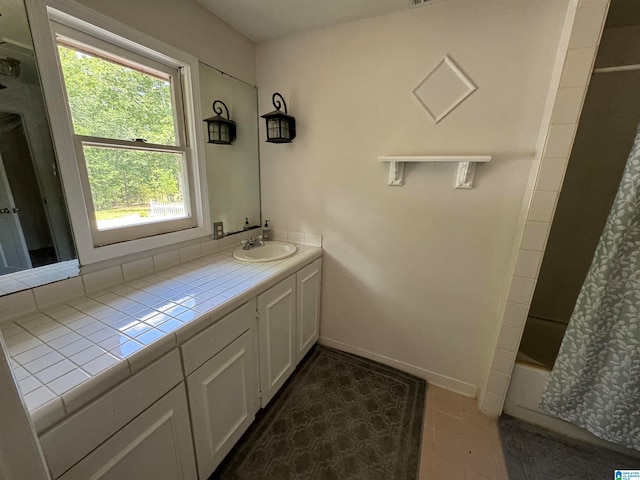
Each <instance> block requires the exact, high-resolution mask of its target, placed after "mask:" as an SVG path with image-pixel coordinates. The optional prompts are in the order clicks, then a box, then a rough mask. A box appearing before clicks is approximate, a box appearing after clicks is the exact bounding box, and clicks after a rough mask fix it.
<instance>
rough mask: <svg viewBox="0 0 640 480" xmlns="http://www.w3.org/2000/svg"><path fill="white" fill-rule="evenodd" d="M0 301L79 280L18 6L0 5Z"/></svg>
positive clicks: (13, 1)
mask: <svg viewBox="0 0 640 480" xmlns="http://www.w3.org/2000/svg"><path fill="white" fill-rule="evenodd" d="M0 14H1V16H0V295H5V294H8V293H13V292H17V291H20V290H24V289H27V288H33V287H35V286H38V285H42V284H45V283H49V282H52V281H56V280H61V279H63V278H68V277H70V276H73V275H77V274H78V273H79V271H78V262H77V261H76V260H75V258H76V253H75V247H74V244H73V238H72V235H71V229H70V224H69V218H68V215H67V208H66V203H65V199H64V195H63V192H62V186H61V183H60V178H59V176H58V167H57V163H56V157H55V153H54V149H53V142H52V140H51V133H50V129H49V121H48V117H47V111H46V108H45V104H44V98H43V95H42V89H41V88H40V79H39V76H38V70H37V66H36V61H35V55H34V49H33V43H32V41H31V33H30V30H29V23H28V21H27V14H26V10H25V6H24V3H23V2H22V1H21V0H0Z"/></svg>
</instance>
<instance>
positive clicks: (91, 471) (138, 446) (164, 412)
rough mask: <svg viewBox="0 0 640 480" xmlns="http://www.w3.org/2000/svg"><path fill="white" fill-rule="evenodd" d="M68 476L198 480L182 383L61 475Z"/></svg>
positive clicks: (80, 479) (67, 479)
mask: <svg viewBox="0 0 640 480" xmlns="http://www.w3.org/2000/svg"><path fill="white" fill-rule="evenodd" d="M60 478H61V479H62V480H87V479H91V480H98V479H99V480H140V479H141V478H149V479H151V478H152V479H153V480H176V479H180V480H195V479H196V478H197V474H196V465H195V459H194V455H193V443H192V441H191V430H190V428H189V413H188V411H187V397H186V393H185V389H184V384H183V383H181V384H180V385H178V386H177V387H175V388H174V389H173V390H171V391H170V392H169V393H167V394H166V395H165V396H164V397H162V398H161V399H160V400H158V401H157V402H156V403H154V404H153V405H151V406H150V407H149V408H148V409H147V410H145V411H144V412H143V413H141V414H140V415H138V416H137V417H136V418H134V419H133V420H132V421H131V422H129V423H128V424H127V425H126V426H125V427H124V428H123V429H122V430H120V431H119V432H118V433H116V434H115V435H114V436H112V437H111V438H110V439H109V440H107V441H106V442H104V443H103V444H102V445H100V446H99V447H98V448H97V449H95V450H94V451H93V452H91V453H90V454H89V455H87V456H86V457H85V458H84V459H82V460H81V461H80V462H79V463H78V464H77V465H75V466H74V467H73V468H71V470H69V471H68V472H67V473H65V474H64V475H62V477H60Z"/></svg>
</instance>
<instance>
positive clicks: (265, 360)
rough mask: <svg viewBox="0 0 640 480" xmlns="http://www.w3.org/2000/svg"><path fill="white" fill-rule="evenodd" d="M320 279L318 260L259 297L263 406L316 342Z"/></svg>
mask: <svg viewBox="0 0 640 480" xmlns="http://www.w3.org/2000/svg"><path fill="white" fill-rule="evenodd" d="M321 278H322V259H321V258H319V259H317V260H316V261H314V262H313V263H311V264H309V265H307V266H306V267H304V268H302V269H301V270H299V271H298V272H297V273H296V274H294V275H291V276H290V277H289V278H287V279H286V280H284V281H282V282H280V283H279V284H277V285H276V286H275V287H273V288H271V289H269V290H267V291H266V292H265V293H263V294H262V295H260V296H259V297H258V338H259V346H260V388H261V393H262V396H261V399H260V403H261V405H262V407H264V406H266V405H267V404H268V403H269V401H270V400H271V398H273V396H274V395H275V394H276V392H277V391H278V390H279V389H280V387H281V386H282V385H283V384H284V382H285V381H286V380H287V378H289V375H291V373H292V372H293V370H294V369H295V367H296V365H297V364H298V362H299V361H300V360H301V359H302V357H304V355H305V354H306V353H307V352H308V351H309V349H311V347H312V346H313V345H314V343H315V342H316V341H317V340H318V336H319V324H320V287H321Z"/></svg>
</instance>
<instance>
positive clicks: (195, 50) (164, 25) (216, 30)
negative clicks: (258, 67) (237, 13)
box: [78, 0, 256, 85]
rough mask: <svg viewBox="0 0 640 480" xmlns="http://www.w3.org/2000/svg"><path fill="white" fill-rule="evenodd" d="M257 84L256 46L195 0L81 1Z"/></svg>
mask: <svg viewBox="0 0 640 480" xmlns="http://www.w3.org/2000/svg"><path fill="white" fill-rule="evenodd" d="M78 1H79V3H82V4H84V5H86V6H87V7H89V8H92V9H93V10H95V11H97V12H100V13H103V14H105V15H107V16H109V17H111V18H113V19H115V20H118V21H119V22H122V23H124V24H125V25H129V26H130V27H134V28H137V29H138V30H140V31H141V32H144V33H146V34H147V35H151V36H152V37H155V38H157V39H158V40H162V41H163V42H165V43H167V44H169V45H171V46H174V47H176V48H179V49H181V50H183V51H184V52H186V53H189V54H191V55H193V56H195V57H197V58H198V60H200V61H201V62H204V63H207V64H209V65H211V66H212V67H216V68H218V69H220V70H223V71H224V72H226V73H228V74H229V75H233V76H235V77H237V78H240V79H241V80H244V81H245V82H248V83H251V84H252V85H255V79H256V77H255V46H254V44H253V42H252V41H251V40H249V39H248V38H246V37H245V36H243V35H242V34H240V33H239V32H238V31H236V30H234V29H233V28H232V27H230V26H229V25H227V24H226V23H224V22H223V21H222V20H220V19H219V18H218V17H216V16H215V15H213V14H212V13H211V12H209V11H208V10H207V9H205V8H204V7H202V6H201V5H199V4H198V3H197V2H196V1H195V0H172V1H167V0H161V1H158V0H135V1H131V0H109V1H104V0H78Z"/></svg>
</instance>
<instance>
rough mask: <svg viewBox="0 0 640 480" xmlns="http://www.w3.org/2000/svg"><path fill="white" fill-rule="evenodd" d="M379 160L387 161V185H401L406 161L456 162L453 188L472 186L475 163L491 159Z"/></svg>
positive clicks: (444, 157) (457, 157)
mask: <svg viewBox="0 0 640 480" xmlns="http://www.w3.org/2000/svg"><path fill="white" fill-rule="evenodd" d="M378 161H379V162H389V185H392V186H401V185H402V184H403V183H404V164H405V163H406V162H412V163H413V162H422V163H424V162H428V163H457V164H458V173H457V175H456V183H455V188H466V189H469V188H473V179H474V177H475V174H476V164H477V163H487V162H490V161H491V157H490V156H486V155H485V156H460V155H458V156H439V157H436V156H432V157H429V156H415V157H395V156H394V157H378Z"/></svg>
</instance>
